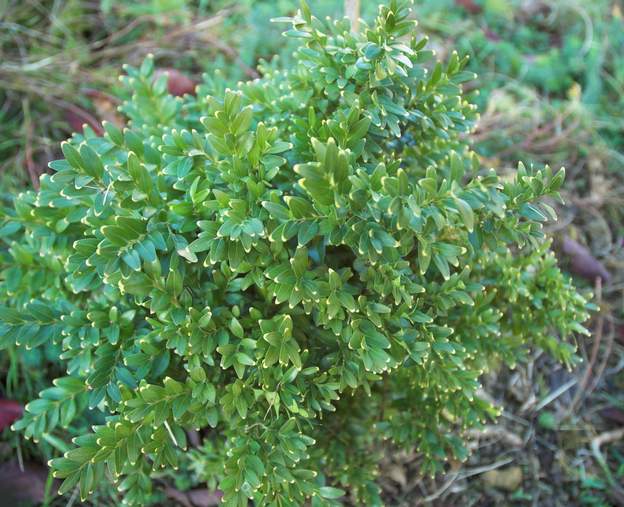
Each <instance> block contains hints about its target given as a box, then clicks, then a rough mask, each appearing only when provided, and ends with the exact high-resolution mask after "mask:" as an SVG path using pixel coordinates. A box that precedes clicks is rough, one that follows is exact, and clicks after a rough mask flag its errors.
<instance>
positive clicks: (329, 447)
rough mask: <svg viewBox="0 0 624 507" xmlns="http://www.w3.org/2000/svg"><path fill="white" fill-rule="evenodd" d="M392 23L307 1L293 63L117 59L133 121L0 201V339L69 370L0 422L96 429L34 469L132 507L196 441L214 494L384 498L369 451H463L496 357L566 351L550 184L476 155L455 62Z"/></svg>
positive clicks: (543, 175)
mask: <svg viewBox="0 0 624 507" xmlns="http://www.w3.org/2000/svg"><path fill="white" fill-rule="evenodd" d="M409 14H410V5H409V2H408V1H405V0H392V1H390V3H389V5H388V6H382V7H380V8H379V13H378V16H377V18H376V19H375V21H374V23H372V24H371V25H370V26H366V25H364V26H363V28H362V29H361V30H360V31H359V33H352V32H351V29H350V24H349V21H348V20H347V19H343V20H338V21H331V20H319V19H317V18H315V17H314V16H312V14H311V13H310V11H309V9H308V7H307V6H306V5H305V4H302V7H301V9H300V10H299V12H298V14H297V15H296V16H295V17H293V18H287V19H279V20H277V21H286V22H288V23H290V24H291V26H292V28H291V29H289V30H288V31H287V32H286V33H285V35H286V36H288V37H293V38H296V39H299V41H300V46H299V49H298V50H297V52H296V54H295V58H294V59H293V61H294V62H296V63H295V64H294V65H293V66H292V67H291V68H280V66H279V62H277V63H275V62H274V63H271V64H263V65H261V66H260V68H259V72H260V74H261V77H260V78H259V79H255V80H253V81H248V82H242V83H239V84H238V85H237V87H236V89H225V88H224V86H223V85H222V84H221V83H220V82H219V80H218V79H208V78H207V79H206V80H205V82H204V83H203V84H201V85H200V86H198V88H197V90H196V92H197V93H196V96H189V95H187V96H185V97H184V98H175V97H172V96H170V95H168V93H167V81H166V80H167V77H166V75H158V74H156V73H155V72H154V62H153V59H147V60H146V61H145V63H144V64H143V65H142V66H141V67H140V68H139V69H135V68H128V69H126V75H124V77H123V78H122V80H123V82H124V83H125V86H126V89H127V90H128V91H129V95H130V94H131V95H132V97H131V99H129V100H128V101H127V102H126V103H125V104H124V106H123V108H122V110H123V113H124V114H125V116H126V118H127V122H128V123H127V128H123V129H120V128H118V127H117V126H115V125H113V124H106V125H105V131H106V133H105V135H103V136H96V135H95V134H94V133H93V132H92V131H90V130H89V129H86V130H85V132H84V134H81V135H75V136H73V137H72V139H70V140H69V141H68V142H66V143H64V144H63V145H62V151H63V154H64V159H62V160H57V161H54V162H52V163H51V164H50V167H51V169H52V172H51V174H49V175H44V176H43V177H42V178H41V188H40V190H39V191H37V192H35V191H27V192H24V193H22V194H21V195H19V196H17V197H16V198H15V203H14V209H12V210H3V212H2V217H1V218H2V225H1V228H0V236H1V240H2V244H3V245H4V246H3V249H2V253H1V255H2V257H1V259H2V271H1V275H0V295H1V297H2V307H1V308H0V335H1V338H0V343H1V345H2V347H18V349H20V348H21V349H32V348H37V347H42V346H44V345H46V344H48V343H55V344H57V345H58V346H59V347H60V350H62V352H61V355H60V361H61V362H62V364H63V367H64V369H66V375H65V376H63V377H61V378H58V379H56V380H54V382H53V386H51V387H49V388H48V389H45V390H44V391H43V392H41V393H40V397H39V399H36V400H34V401H32V402H30V403H29V404H28V405H27V408H26V412H25V414H24V417H23V418H22V419H21V420H20V421H18V422H17V423H16V424H15V425H14V427H15V429H16V430H19V431H21V432H23V434H24V436H25V437H27V438H33V439H35V440H36V441H37V440H41V439H46V440H47V441H50V439H55V440H54V441H55V442H58V441H61V442H62V441H63V439H64V438H66V437H67V435H68V434H70V430H71V429H72V428H74V434H75V433H76V431H75V429H76V427H77V426H76V425H78V424H82V423H80V421H83V422H84V421H88V422H89V424H93V427H92V428H90V429H88V430H84V431H81V432H79V433H80V436H78V437H76V438H74V439H73V440H72V443H71V444H69V442H67V445H68V446H69V450H67V452H65V453H64V455H63V456H62V457H59V458H56V459H53V460H52V461H51V466H52V468H53V470H54V475H55V477H59V478H63V479H64V482H63V485H62V487H61V493H64V492H67V491H71V490H73V489H74V488H75V487H79V489H80V494H81V497H82V498H87V497H88V496H89V494H90V493H91V492H92V491H93V490H94V489H95V488H96V487H97V486H98V485H101V484H103V483H104V484H105V483H108V482H110V483H114V484H115V485H116V486H117V487H118V489H119V490H120V491H122V492H123V497H124V501H125V502H126V503H128V504H136V505H145V504H146V503H148V501H149V498H150V491H151V490H152V488H153V484H152V478H153V477H154V476H162V475H159V474H161V472H160V471H161V470H162V469H176V468H177V467H179V466H183V467H184V466H188V459H187V458H188V455H189V453H190V452H191V451H187V449H188V446H189V443H188V440H189V439H188V432H189V431H193V432H195V434H196V435H197V434H199V436H200V437H201V438H202V439H203V440H204V442H207V443H208V444H209V448H210V449H211V454H210V457H209V458H208V457H206V458H205V459H210V460H211V463H210V470H212V471H213V475H212V476H211V481H212V482H213V483H215V482H217V483H218V485H219V488H220V489H221V491H222V492H223V494H224V497H223V498H224V502H225V503H226V504H227V505H232V506H241V507H243V506H246V505H247V502H248V499H253V500H254V501H255V503H256V505H267V506H289V505H302V504H304V503H306V502H311V504H312V505H314V506H320V505H334V504H339V503H341V502H343V501H345V499H346V498H347V497H348V498H350V501H352V502H354V503H356V504H359V505H379V504H380V503H381V501H382V500H381V497H380V490H379V488H378V486H377V485H376V483H375V477H376V475H377V473H378V470H377V465H378V461H379V458H380V455H381V454H382V453H383V452H384V451H385V450H387V449H389V448H408V449H415V450H417V451H418V453H419V455H420V456H421V459H422V467H423V470H424V471H426V472H429V473H436V472H439V471H442V470H443V469H444V464H445V462H446V461H447V460H448V459H450V458H453V459H460V460H461V459H465V458H466V449H465V446H464V445H463V441H462V437H461V433H462V430H464V429H466V428H469V427H475V426H479V425H481V424H483V423H484V422H485V421H486V420H487V419H488V418H491V417H495V416H496V415H497V414H498V413H499V412H500V408H497V407H494V406H492V405H491V404H490V403H489V402H488V401H486V399H484V397H483V396H482V395H480V383H479V381H480V378H481V377H482V375H483V374H484V373H485V372H486V371H488V368H490V367H491V366H492V365H493V364H500V363H506V364H508V365H510V366H512V367H513V366H514V365H515V364H516V363H517V362H518V361H523V360H525V359H526V358H527V355H528V353H529V352H530V351H531V350H532V349H534V348H539V349H542V350H544V351H546V352H547V353H549V354H551V355H552V356H554V357H555V358H556V359H557V360H560V361H562V362H564V363H567V364H571V363H573V362H574V348H575V347H574V345H573V343H572V342H571V340H573V335H574V334H575V333H579V332H580V333H583V332H585V329H584V328H583V327H582V322H583V321H584V320H585V319H586V318H587V308H588V306H587V303H586V301H585V299H584V298H583V297H582V296H580V295H579V294H578V293H577V292H576V290H575V288H574V287H573V286H572V284H571V282H570V280H569V278H568V277H567V276H564V275H563V274H562V273H561V272H560V271H559V268H558V267H557V263H556V260H555V258H554V257H553V254H552V253H551V252H550V251H549V244H550V243H549V241H548V239H547V238H546V237H545V235H544V233H543V231H542V226H543V223H544V222H545V221H547V220H548V219H554V218H555V217H554V211H553V209H552V208H551V207H550V206H549V205H548V204H547V203H546V202H544V200H543V198H544V197H547V196H550V197H555V198H556V197H557V196H558V189H559V188H560V186H561V184H562V182H563V178H564V172H563V170H559V171H557V172H553V171H551V169H550V168H548V167H546V168H543V169H536V168H526V167H524V166H523V165H519V167H518V169H517V171H514V172H513V173H512V174H505V175H501V174H496V172H495V171H493V170H488V169H487V168H485V167H483V166H482V164H481V162H480V159H479V157H478V156H477V155H476V154H475V153H474V152H473V151H471V149H470V146H469V143H468V141H467V138H468V134H469V133H470V130H471V128H472V126H473V125H474V122H475V120H476V111H475V107H474V106H472V105H471V104H470V103H469V102H468V101H467V100H466V99H465V97H464V95H463V91H462V83H463V82H465V81H468V80H470V79H472V77H473V76H472V74H471V73H469V72H466V71H465V70H463V69H464V66H465V64H466V59H465V58H461V57H459V56H458V55H457V54H456V53H453V54H451V55H450V56H449V57H448V59H447V62H445V63H441V62H435V61H434V58H435V55H434V52H433V51H431V50H428V49H427V46H426V40H425V39H423V38H420V37H419V36H418V31H417V29H416V24H415V22H414V21H412V20H411V19H410V17H409ZM157 76H158V77H157ZM197 432H198V433H197ZM192 452H193V456H194V459H195V460H199V461H201V459H202V455H201V452H199V456H198V452H197V451H196V450H195V451H192ZM345 495H346V496H345Z"/></svg>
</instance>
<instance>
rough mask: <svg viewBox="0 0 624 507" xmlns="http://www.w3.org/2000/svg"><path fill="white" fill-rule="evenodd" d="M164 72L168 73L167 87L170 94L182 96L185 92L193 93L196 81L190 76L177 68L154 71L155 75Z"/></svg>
mask: <svg viewBox="0 0 624 507" xmlns="http://www.w3.org/2000/svg"><path fill="white" fill-rule="evenodd" d="M164 73H166V74H167V75H168V80H167V89H168V90H169V93H170V94H171V95H175V96H176V97H182V96H183V95H186V94H187V93H188V94H189V95H195V87H196V86H197V83H196V82H195V81H193V80H192V79H191V78H190V77H188V76H186V75H184V74H182V73H181V72H180V71H179V70H176V69H171V68H164V69H158V70H157V71H156V72H155V74H156V76H157V77H158V76H161V75H162V74H164Z"/></svg>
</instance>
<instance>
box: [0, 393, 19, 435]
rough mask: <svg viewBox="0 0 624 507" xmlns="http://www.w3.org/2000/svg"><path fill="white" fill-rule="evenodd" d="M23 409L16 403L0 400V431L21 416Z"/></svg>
mask: <svg viewBox="0 0 624 507" xmlns="http://www.w3.org/2000/svg"><path fill="white" fill-rule="evenodd" d="M22 412H23V408H22V405H20V404H19V403H18V402H17V401H13V400H5V399H0V431H2V430H3V429H4V428H7V427H8V426H10V425H11V424H12V423H13V421H15V420H16V419H19V418H20V417H21V416H22Z"/></svg>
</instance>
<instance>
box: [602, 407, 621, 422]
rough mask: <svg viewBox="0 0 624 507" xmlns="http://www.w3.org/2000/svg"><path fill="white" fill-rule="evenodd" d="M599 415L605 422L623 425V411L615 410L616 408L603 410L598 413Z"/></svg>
mask: <svg viewBox="0 0 624 507" xmlns="http://www.w3.org/2000/svg"><path fill="white" fill-rule="evenodd" d="M600 415H601V416H602V418H603V419H606V420H607V421H613V422H616V423H619V424H622V425H624V411H623V410H620V409H619V408H616V407H607V408H603V409H602V410H601V411H600Z"/></svg>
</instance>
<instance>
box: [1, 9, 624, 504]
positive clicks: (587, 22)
mask: <svg viewBox="0 0 624 507" xmlns="http://www.w3.org/2000/svg"><path fill="white" fill-rule="evenodd" d="M362 4H366V5H363V7H362V8H363V11H362V14H363V16H364V17H365V18H366V17H370V16H371V15H372V14H373V13H374V12H373V11H374V9H373V8H374V5H372V4H373V2H371V3H368V2H362ZM295 5H296V2H295V1H294V0H278V1H276V2H270V1H268V0H267V1H252V0H244V1H241V2H233V1H232V2H228V1H226V0H217V1H209V0H199V1H188V0H150V1H146V2H141V3H136V2H131V1H129V0H127V1H126V0H118V1H113V0H103V1H101V2H87V1H84V0H0V195H2V199H3V201H4V202H5V203H6V202H8V201H9V200H10V196H11V195H12V194H13V193H15V192H17V191H19V189H21V188H24V187H28V186H32V185H36V182H37V178H38V175H39V174H40V173H41V172H42V171H44V170H46V164H47V162H48V161H49V160H51V159H54V158H57V157H58V155H59V152H60V150H59V144H60V141H61V140H63V139H64V138H66V137H68V136H69V135H70V133H71V132H72V131H73V130H75V129H76V128H78V127H79V126H80V125H81V124H82V123H88V124H90V125H92V126H95V127H96V128H97V125H98V124H99V122H100V121H101V120H102V119H108V120H118V117H117V113H116V106H117V104H118V100H119V99H118V97H117V95H118V90H117V75H118V74H119V73H120V69H121V65H122V64H123V63H131V64H137V63H139V62H140V61H141V60H142V58H143V57H144V56H145V55H146V54H147V53H150V52H151V53H154V54H155V56H156V61H157V65H158V66H159V67H161V68H171V67H175V68H177V69H179V70H180V71H182V72H184V74H185V75H186V76H188V77H190V78H191V79H194V80H200V79H201V75H202V73H204V72H207V73H209V74H212V73H213V72H215V71H219V72H221V73H222V75H223V76H224V77H223V79H224V81H225V82H226V83H227V82H234V81H236V80H240V79H249V78H250V77H252V76H253V71H252V70H251V69H253V68H254V65H255V63H256V62H257V61H258V60H259V59H260V58H266V59H269V58H270V57H271V56H272V55H273V54H276V53H280V54H281V55H282V58H288V48H287V47H285V46H284V42H283V39H281V38H280V37H279V28H277V27H273V26H272V25H270V24H269V23H268V22H267V20H268V19H269V18H271V17H274V16H277V15H283V14H287V13H289V12H292V11H293V9H294V8H295ZM342 7H343V6H342V2H340V1H338V0H324V1H320V2H314V8H315V10H316V11H317V12H320V14H322V15H328V14H336V13H340V12H342ZM623 10H624V6H622V3H621V2H619V1H614V0H596V1H594V2H583V1H581V0H558V1H553V2H546V1H542V0H525V1H520V0H418V1H417V2H416V6H415V15H416V16H417V17H418V19H419V20H420V23H421V28H422V30H423V31H425V32H427V33H428V34H429V36H430V41H431V45H432V46H433V47H435V48H436V50H437V51H438V52H439V53H445V52H447V51H449V48H454V47H456V48H458V49H459V51H460V53H467V54H470V55H471V64H470V65H471V69H472V70H474V71H475V72H477V73H478V74H479V78H478V80H477V82H476V83H474V84H472V85H471V86H472V89H473V94H474V99H475V100H476V101H477V103H478V104H479V106H480V109H481V121H480V123H479V128H478V129H477V131H476V132H475V133H474V134H473V141H474V142H475V143H476V146H477V149H478V151H479V153H480V155H481V157H482V160H483V163H484V164H485V165H488V166H493V167H496V168H498V169H500V170H511V169H510V168H511V167H514V166H515V162H516V161H517V160H519V159H520V160H523V161H525V162H532V163H535V164H545V163H549V164H550V165H552V166H559V165H564V166H565V167H566V169H567V174H568V181H567V184H566V188H565V192H564V196H565V200H566V204H565V205H564V206H558V212H559V215H560V220H559V222H558V223H557V224H554V225H553V226H551V229H550V232H551V233H552V235H553V237H554V238H555V243H556V244H561V243H562V242H563V240H564V238H566V237H567V238H571V239H573V240H575V241H577V242H578V243H580V244H582V245H585V246H586V247H587V248H588V251H589V255H590V258H589V260H587V259H585V261H584V262H590V263H593V262H601V263H602V264H603V265H604V267H605V268H606V269H607V270H608V271H609V272H610V273H611V277H610V278H609V280H603V281H600V279H595V278H594V277H592V276H589V279H588V280H583V279H582V278H578V283H579V285H581V286H583V287H585V289H586V290H593V291H594V292H595V293H596V302H597V303H598V304H599V306H600V310H599V311H597V312H596V314H595V317H594V319H593V323H592V330H593V334H592V337H591V338H590V339H588V340H583V341H580V342H579V354H580V355H581V357H582V358H583V359H584V361H583V363H581V365H580V366H579V367H578V368H577V369H576V370H575V371H572V372H568V371H565V370H562V369H561V368H559V367H558V366H557V365H555V364H553V363H552V362H549V361H548V360H547V359H546V358H545V357H544V356H542V355H541V354H539V353H536V354H535V355H534V357H532V360H531V361H530V362H528V363H527V364H525V365H519V366H518V368H517V369H516V370H515V371H512V372H508V371H504V370H500V371H498V370H496V369H495V373H494V374H492V375H490V376H488V377H487V378H486V379H485V380H484V388H483V393H484V394H483V395H484V396H488V397H490V398H492V399H494V400H495V401H497V402H499V403H504V405H505V406H506V407H507V409H508V410H507V411H506V412H505V413H504V415H503V417H502V418H501V419H500V420H499V421H498V422H497V423H496V425H493V426H489V427H487V428H486V430H485V431H483V432H481V433H471V434H469V435H467V436H466V438H468V439H469V441H470V445H471V447H472V450H473V451H474V452H473V455H472V457H471V458H470V460H469V461H468V463H465V464H459V463H449V465H448V473H447V474H445V475H443V476H440V477H435V478H433V479H430V478H426V477H423V476H422V475H421V474H420V473H419V472H418V465H419V456H418V455H417V454H414V453H410V452H406V451H398V450H397V451H396V452H388V453H387V458H386V463H385V464H384V466H383V468H382V470H381V479H380V481H381V483H382V485H383V487H384V492H385V497H386V499H387V500H388V503H389V504H391V505H421V504H423V505H424V504H427V505H453V504H455V505H462V506H463V505H553V506H555V505H561V506H563V505H591V506H602V505H605V506H608V505H622V504H624V492H623V491H622V487H621V483H622V482H623V481H624V446H623V441H624V434H623V432H622V430H621V428H622V425H623V424H624V395H622V392H624V391H623V388H624V373H622V370H623V369H624V305H623V300H622V291H623V289H624V239H623V238H624V215H623V212H622V210H623V209H624V206H623V204H624V202H623V201H624V197H623V196H624V53H622V48H623V47H624V18H623V15H622V11H623ZM369 11H370V12H369ZM576 260H577V261H578V259H576ZM561 261H562V263H564V264H565V265H569V266H570V267H571V268H572V267H574V266H575V265H576V264H575V259H570V258H569V257H568V256H566V255H565V254H563V253H562V255H561ZM577 271H578V269H577ZM590 271H591V270H590ZM46 353H47V354H48V356H49V357H47V358H46V357H45V353H44V355H41V356H37V355H36V354H34V355H33V354H30V355H29V354H25V353H22V352H21V351H20V352H19V353H17V351H16V350H15V349H12V350H10V351H9V352H8V353H2V356H1V358H0V377H1V378H2V384H1V386H0V393H1V397H4V398H13V399H18V400H27V399H29V398H30V397H31V396H32V394H33V393H36V392H37V391H38V390H39V389H40V388H41V387H42V385H44V384H45V382H46V378H47V377H48V376H49V375H51V374H52V373H53V371H51V370H53V369H54V361H53V360H52V359H53V357H54V351H53V350H49V351H46ZM42 365H44V366H42ZM47 368H50V371H48V369H47ZM3 436H4V437H5V444H8V445H9V447H10V450H11V451H10V452H9V454H7V455H6V456H10V455H11V453H12V454H15V453H16V452H17V449H19V450H20V453H21V455H22V456H25V457H26V458H28V457H30V458H31V459H46V458H47V457H49V456H50V455H51V454H52V453H53V452H56V450H55V446H54V442H53V443H47V444H43V445H42V447H41V448H39V449H35V448H29V447H26V446H24V445H23V444H22V443H21V442H20V440H19V438H18V437H17V436H16V435H10V434H9V433H8V432H5V433H4V435H3ZM6 456H5V457H6ZM193 456H196V457H195V458H190V459H191V461H192V463H191V465H192V466H194V467H195V468H196V469H198V468H201V469H202V470H203V469H204V468H205V467H209V466H210V463H209V461H207V462H204V463H200V461H201V459H203V458H202V456H205V451H201V452H200V451H199V450H197V452H194V453H193ZM204 472H205V470H204ZM206 473H208V472H206ZM198 475H199V476H201V475H202V474H201V473H198ZM163 480H164V478H163ZM167 480H169V481H173V482H175V484H176V485H177V486H178V487H179V488H180V489H186V488H189V487H192V486H193V484H194V482H193V480H192V478H189V477H185V476H184V477H183V476H180V475H178V476H175V477H169V478H167ZM106 498H107V497H102V498H101V499H100V500H98V502H99V503H98V504H99V505H105V502H106V501H109V500H110V499H109V500H107V499H106ZM62 505H65V504H64V503H63V504H62Z"/></svg>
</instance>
